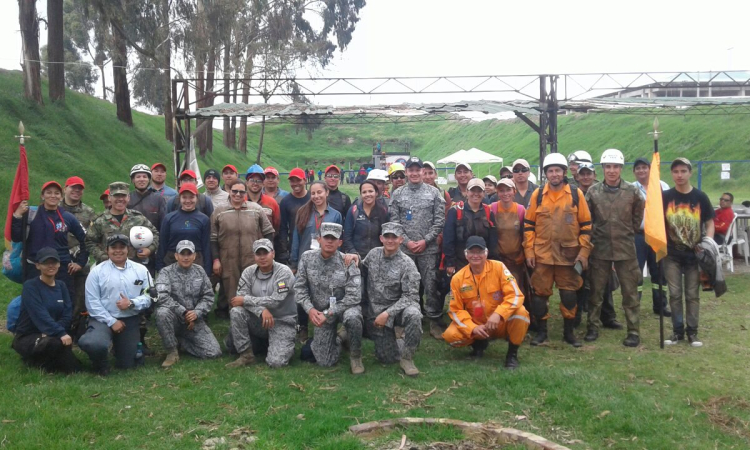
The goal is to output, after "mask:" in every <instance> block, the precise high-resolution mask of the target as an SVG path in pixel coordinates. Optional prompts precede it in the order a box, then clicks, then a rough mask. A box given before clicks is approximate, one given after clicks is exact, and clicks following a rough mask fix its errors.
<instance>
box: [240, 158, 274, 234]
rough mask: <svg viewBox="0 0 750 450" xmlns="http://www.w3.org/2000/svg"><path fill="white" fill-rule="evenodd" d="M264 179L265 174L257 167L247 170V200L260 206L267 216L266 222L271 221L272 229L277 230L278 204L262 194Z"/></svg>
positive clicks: (255, 165) (253, 166)
mask: <svg viewBox="0 0 750 450" xmlns="http://www.w3.org/2000/svg"><path fill="white" fill-rule="evenodd" d="M265 179H266V174H265V172H264V171H263V168H262V167H260V166H259V165H257V164H253V165H252V166H250V168H249V169H247V175H246V176H245V180H247V200H248V201H249V202H251V203H257V204H258V205H260V207H261V208H263V212H264V213H266V216H268V220H270V221H271V225H273V229H274V230H278V229H279V225H280V224H281V212H280V210H279V204H278V203H276V200H274V199H272V198H271V196H269V195H265V194H263V182H264V181H265Z"/></svg>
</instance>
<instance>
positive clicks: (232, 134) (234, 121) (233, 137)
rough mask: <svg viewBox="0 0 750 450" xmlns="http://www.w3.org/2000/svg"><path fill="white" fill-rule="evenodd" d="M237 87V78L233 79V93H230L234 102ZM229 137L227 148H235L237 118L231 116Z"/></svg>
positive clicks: (235, 100) (235, 101)
mask: <svg viewBox="0 0 750 450" xmlns="http://www.w3.org/2000/svg"><path fill="white" fill-rule="evenodd" d="M238 88H239V81H238V79H237V78H235V79H234V87H233V89H234V94H233V95H232V100H233V101H234V103H237V89H238ZM230 137H231V140H230V141H229V148H231V149H232V150H237V118H236V117H232V127H231V130H230Z"/></svg>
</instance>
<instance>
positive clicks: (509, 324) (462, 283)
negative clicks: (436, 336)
mask: <svg viewBox="0 0 750 450" xmlns="http://www.w3.org/2000/svg"><path fill="white" fill-rule="evenodd" d="M487 253H488V251H487V244H486V242H485V241H484V238H482V237H481V236H471V237H470V238H469V239H467V240H466V250H465V254H466V259H467V260H468V261H469V265H468V266H466V267H464V268H463V269H461V270H459V271H458V272H456V274H455V275H454V276H453V279H452V280H451V291H453V300H451V304H450V309H449V311H448V315H449V316H450V318H451V324H450V326H449V327H448V329H447V330H445V332H444V333H443V339H445V341H446V342H447V343H449V344H450V345H451V346H453V347H465V346H467V345H471V346H472V348H473V350H472V352H471V356H474V357H478V358H481V357H482V356H483V354H484V350H485V349H486V348H487V346H488V345H489V340H490V339H492V338H502V339H507V340H508V353H507V354H506V356H505V368H507V369H511V370H513V369H516V368H517V367H518V347H519V346H520V345H521V343H522V342H523V338H524V337H525V336H526V331H527V330H528V328H529V313H528V312H527V311H526V308H524V307H523V293H521V289H519V287H518V284H516V279H515V278H514V277H513V275H512V274H511V273H510V271H509V270H508V269H507V268H506V267H505V264H503V263H501V262H500V261H488V260H487Z"/></svg>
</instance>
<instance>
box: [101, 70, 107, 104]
mask: <svg viewBox="0 0 750 450" xmlns="http://www.w3.org/2000/svg"><path fill="white" fill-rule="evenodd" d="M99 71H100V72H101V73H102V100H107V82H106V80H105V79H104V63H102V64H100V65H99Z"/></svg>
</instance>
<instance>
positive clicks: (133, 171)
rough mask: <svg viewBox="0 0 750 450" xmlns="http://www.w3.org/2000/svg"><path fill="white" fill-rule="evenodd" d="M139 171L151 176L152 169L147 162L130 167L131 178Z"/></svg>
mask: <svg viewBox="0 0 750 450" xmlns="http://www.w3.org/2000/svg"><path fill="white" fill-rule="evenodd" d="M137 173H145V174H146V175H148V177H149V178H151V169H149V167H148V166H147V165H145V164H136V165H134V166H133V168H132V169H130V178H133V176H134V175H135V174H137Z"/></svg>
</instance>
